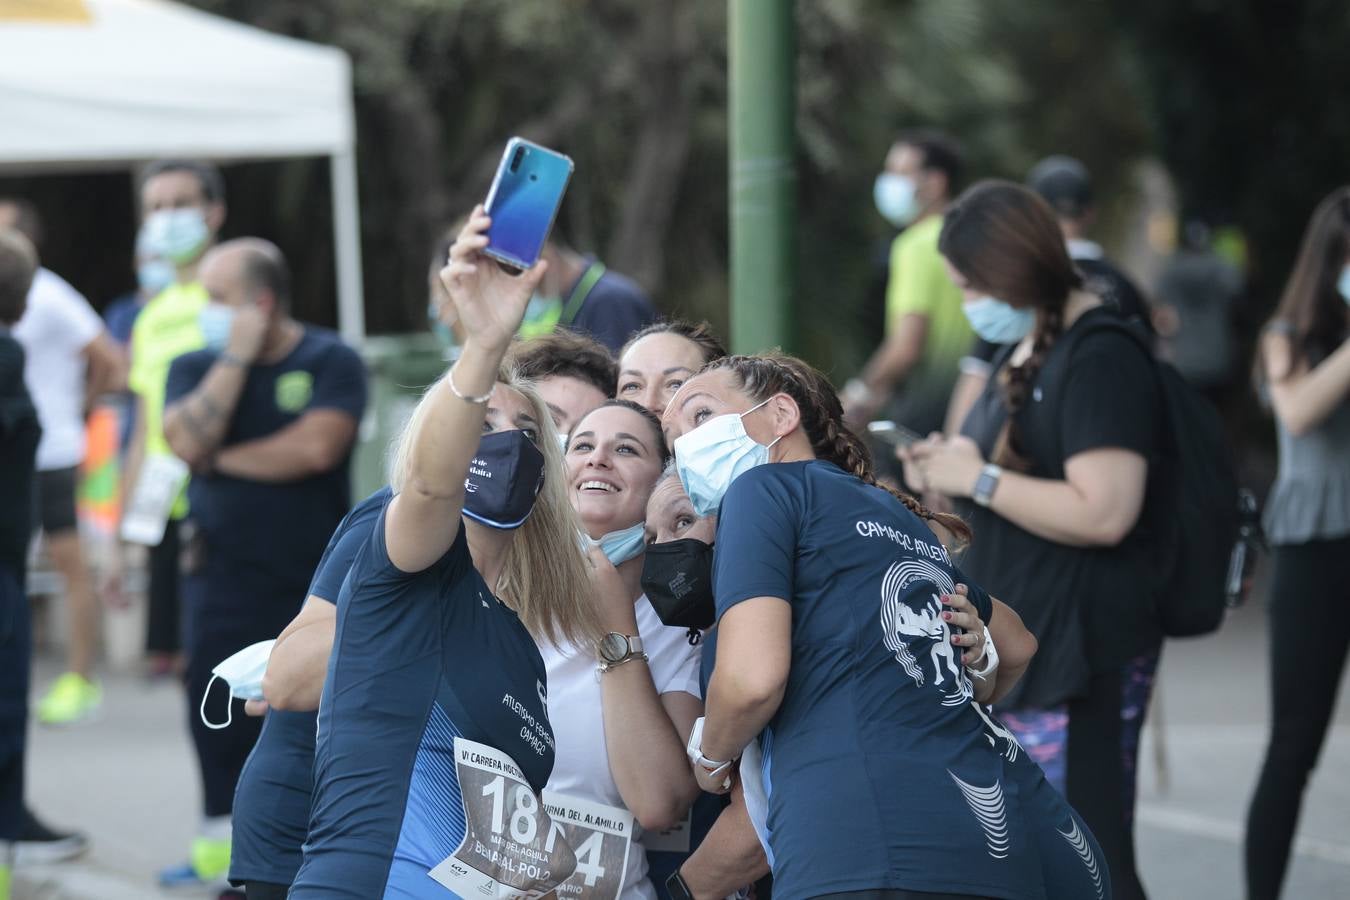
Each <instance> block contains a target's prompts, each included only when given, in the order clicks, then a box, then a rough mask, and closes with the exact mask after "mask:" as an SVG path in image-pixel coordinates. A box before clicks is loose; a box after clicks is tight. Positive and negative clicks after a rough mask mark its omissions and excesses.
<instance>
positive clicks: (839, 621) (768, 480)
mask: <svg viewBox="0 0 1350 900" xmlns="http://www.w3.org/2000/svg"><path fill="white" fill-rule="evenodd" d="M713 572H714V574H713V588H714V593H715V595H716V600H717V612H718V616H719V619H720V617H721V616H722V615H724V614H725V613H726V612H727V610H729V609H731V608H732V607H733V606H735V605H736V604H738V603H740V602H742V601H744V600H748V599H751V598H755V597H777V598H781V599H783V600H785V601H787V602H788V603H789V604H790V605H791V607H792V634H791V641H792V663H791V668H790V670H789V674H788V682H787V686H786V692H785V694H784V696H783V701H782V704H781V705H780V707H779V709H778V711H777V712H776V713H775V714H774V716H773V718H772V719H771V720H770V722H769V724H768V726H767V727H766V728H765V729H764V731H763V733H762V734H761V736H760V740H761V749H762V751H763V758H764V769H765V771H764V773H763V774H764V783H765V786H766V788H767V791H768V794H769V812H768V826H769V831H770V837H769V841H770V847H771V849H772V851H773V854H772V856H773V865H774V872H773V875H774V895H775V898H783V900H797V898H804V897H815V896H818V895H821V894H831V893H838V892H846V891H865V890H872V889H908V890H917V891H932V892H935V893H941V892H948V893H958V894H976V895H979V896H990V897H1002V898H1024V897H1025V898H1032V897H1040V896H1041V876H1040V871H1039V868H1040V860H1039V857H1038V855H1037V851H1036V847H1035V846H1034V844H1033V843H1032V841H1031V837H1030V836H1029V835H1028V834H1027V833H1026V830H1025V829H1024V828H1022V827H1021V824H1020V823H1021V821H1022V819H1021V811H1020V808H1019V807H1018V798H1017V791H1016V787H1015V782H1013V781H1011V780H1010V779H1008V778H1007V777H1006V773H1005V769H1004V761H1005V756H1004V755H1003V754H1002V753H1001V752H999V750H998V749H997V748H996V746H995V743H996V741H995V735H994V734H993V733H992V731H991V727H990V725H989V724H988V721H987V720H986V719H985V718H984V717H982V715H981V713H980V712H979V710H978V708H977V705H976V704H975V703H974V702H973V700H972V688H971V683H970V679H969V678H968V677H967V675H966V673H965V670H964V668H963V667H962V665H961V660H960V651H959V649H958V648H956V647H953V645H952V644H951V641H950V637H951V630H950V628H949V626H948V625H947V624H946V622H945V621H944V620H943V619H942V618H941V612H942V606H941V601H940V599H939V598H940V596H941V594H942V593H949V592H951V591H953V590H954V587H955V584H957V583H964V584H966V585H968V586H969V588H970V598H971V602H972V603H973V605H974V606H975V607H976V609H977V610H978V612H979V614H980V616H981V618H983V619H984V620H985V621H986V622H987V621H989V617H990V615H991V608H990V607H991V603H990V600H989V597H988V595H987V594H985V593H984V592H983V591H982V590H980V589H979V588H978V587H977V586H975V585H973V584H971V583H970V582H969V580H967V579H965V578H964V577H963V576H962V575H961V573H960V572H959V571H958V570H957V569H956V567H954V566H953V565H952V564H951V562H950V560H949V559H948V556H947V552H946V550H945V549H944V548H943V547H942V545H941V543H940V542H939V540H938V539H937V538H936V537H935V536H934V535H933V533H932V532H931V531H930V530H929V529H928V527H927V525H926V524H925V523H924V522H922V521H921V520H920V519H919V518H918V517H917V516H915V515H914V514H913V513H911V512H910V511H909V510H908V509H906V508H905V507H904V505H903V504H901V503H900V502H899V501H898V500H897V499H896V498H895V497H893V496H892V495H891V494H889V493H887V492H886V491H884V490H882V489H881V488H878V487H872V486H869V485H865V484H863V483H862V482H861V481H860V480H859V479H857V478H855V477H853V476H852V475H848V474H846V473H844V472H843V471H842V470H841V469H839V468H838V467H837V466H835V465H833V464H831V463H828V462H824V461H818V460H812V461H810V462H796V463H781V464H774V465H764V466H759V467H757V468H755V469H751V470H750V471H749V472H746V473H745V474H743V475H741V476H740V477H739V478H737V479H736V481H735V482H734V483H733V484H732V485H731V488H730V490H729V491H728V492H727V495H726V498H725V500H724V501H723V503H722V508H721V514H720V518H719V520H718V525H717V544H716V550H715V554H714V561H713Z"/></svg>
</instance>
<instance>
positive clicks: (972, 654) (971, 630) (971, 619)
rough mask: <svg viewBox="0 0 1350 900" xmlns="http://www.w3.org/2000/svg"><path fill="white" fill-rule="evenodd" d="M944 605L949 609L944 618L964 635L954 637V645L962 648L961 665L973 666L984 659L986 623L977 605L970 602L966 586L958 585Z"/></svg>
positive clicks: (945, 598)
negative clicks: (981, 617)
mask: <svg viewBox="0 0 1350 900" xmlns="http://www.w3.org/2000/svg"><path fill="white" fill-rule="evenodd" d="M942 603H943V605H944V606H946V607H947V608H946V609H944V610H943V612H942V618H943V619H945V620H946V622H947V624H948V625H949V626H950V627H951V628H952V629H953V630H955V629H957V628H960V629H961V630H962V632H963V633H962V634H953V635H952V638H951V640H952V644H953V645H955V646H957V647H959V648H961V650H962V653H961V664H962V665H966V666H968V665H971V664H973V663H979V662H981V661H982V660H983V659H984V640H985V638H984V622H983V620H981V619H980V614H979V612H978V611H977V610H976V609H975V604H973V603H971V602H970V597H969V595H968V592H967V589H966V586H965V585H964V584H958V585H957V586H956V592H955V593H952V594H944V595H943V596H942Z"/></svg>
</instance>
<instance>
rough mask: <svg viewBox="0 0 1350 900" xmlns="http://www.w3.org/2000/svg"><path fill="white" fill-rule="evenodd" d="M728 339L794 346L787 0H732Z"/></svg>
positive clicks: (792, 48) (792, 104)
mask: <svg viewBox="0 0 1350 900" xmlns="http://www.w3.org/2000/svg"><path fill="white" fill-rule="evenodd" d="M727 18H728V22H729V28H730V40H729V42H728V47H729V54H728V55H729V57H730V70H731V72H730V78H731V86H730V95H731V104H730V105H731V111H730V113H731V160H730V168H731V344H732V347H733V348H734V350H735V351H736V352H738V353H756V352H758V351H761V350H766V349H768V348H771V347H779V346H781V347H784V348H785V349H786V348H789V347H790V346H791V343H792V337H793V335H792V297H793V289H794V287H795V274H796V273H795V271H794V265H793V263H794V257H795V253H794V250H795V241H796V232H795V225H796V189H797V175H796V169H795V167H794V157H793V153H794V143H795V134H796V128H795V121H794V118H795V112H796V90H795V84H796V78H795V74H796V68H795V66H796V41H795V22H794V20H793V4H792V2H790V0H730V2H729V5H728V15H727Z"/></svg>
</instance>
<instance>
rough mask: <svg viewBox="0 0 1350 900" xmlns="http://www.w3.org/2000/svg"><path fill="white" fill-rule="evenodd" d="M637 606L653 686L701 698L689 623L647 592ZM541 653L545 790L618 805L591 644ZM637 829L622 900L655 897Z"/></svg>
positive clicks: (544, 647)
mask: <svg viewBox="0 0 1350 900" xmlns="http://www.w3.org/2000/svg"><path fill="white" fill-rule="evenodd" d="M636 612H637V624H638V634H639V635H641V636H642V646H643V649H644V650H645V651H646V653H647V658H648V667H649V668H650V670H651V673H652V683H653V684H655V685H656V692H657V693H658V694H670V693H674V692H676V691H683V692H684V693H686V694H692V695H693V696H695V697H700V698H701V697H702V696H703V694H702V692H701V691H700V690H699V659H700V656H701V654H702V647H701V646H699V647H691V646H690V645H689V629H688V628H671V627H669V626H667V625H663V624H661V619H660V617H659V616H657V614H656V610H655V609H653V608H652V605H651V603H650V602H648V600H647V598H646V596H645V595H644V596H642V597H639V598H638V600H637V606H636ZM539 652H540V654H542V655H543V657H544V667H545V668H546V669H547V670H548V719H549V724H550V725H551V726H552V728H553V740H554V743H555V744H556V750H555V753H554V758H553V775H552V776H551V777H550V778H549V780H548V785H547V787H546V788H545V790H548V791H556V792H558V793H560V794H567V795H570V796H573V797H581V798H584V799H587V800H594V801H596V802H598V803H604V804H607V805H609V806H617V807H620V808H622V807H623V797H622V796H621V795H620V794H619V786H618V785H617V784H615V783H614V776H613V775H612V774H610V771H609V752H608V751H607V750H606V749H605V724H604V715H603V713H602V712H601V709H600V682H599V681H597V680H596V678H595V669H596V658H595V651H594V650H593V649H591V648H589V647H588V648H585V649H578V648H575V647H568V648H565V649H563V650H559V649H558V648H556V647H554V646H553V645H552V644H548V643H544V644H541V645H540V647H539ZM626 665H634V663H627V664H626ZM635 830H636V831H637V834H636V835H635V836H634V840H633V845H632V847H631V849H630V850H629V852H628V865H627V869H626V872H625V874H624V881H623V884H624V887H623V893H622V894H621V896H622V897H623V898H625V900H629V898H632V900H636V898H643V900H656V891H655V890H654V889H653V888H652V884H651V882H650V881H648V880H647V854H646V853H645V852H644V850H643V847H642V843H641V837H642V833H641V830H640V829H635Z"/></svg>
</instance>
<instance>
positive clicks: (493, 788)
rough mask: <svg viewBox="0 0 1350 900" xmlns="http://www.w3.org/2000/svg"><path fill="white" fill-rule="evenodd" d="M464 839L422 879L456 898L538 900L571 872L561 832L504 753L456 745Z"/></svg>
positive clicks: (571, 858) (573, 862) (457, 742)
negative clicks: (432, 881)
mask: <svg viewBox="0 0 1350 900" xmlns="http://www.w3.org/2000/svg"><path fill="white" fill-rule="evenodd" d="M455 770H456V772H457V774H458V775H459V791H460V796H461V798H462V799H463V803H464V821H465V829H464V840H463V841H462V842H460V845H459V847H458V849H456V850H455V852H454V853H452V854H450V855H449V856H447V857H446V858H445V859H443V860H442V861H441V862H440V863H439V864H438V865H437V866H436V868H434V869H432V870H431V871H430V872H429V873H428V874H429V875H430V876H431V877H432V878H434V879H435V880H436V881H438V882H440V883H441V884H443V885H445V886H446V887H447V888H449V889H450V890H452V891H454V892H455V893H456V894H458V895H459V896H461V897H468V898H478V897H489V898H499V900H514V898H518V897H530V898H533V897H542V896H544V895H545V894H547V893H548V892H549V891H551V890H553V889H554V888H555V887H557V886H558V885H559V884H561V883H562V882H563V881H565V880H566V879H567V877H568V876H569V875H571V874H572V872H573V871H574V870H575V869H576V868H577V858H576V855H575V854H573V852H572V848H571V847H570V846H569V845H568V843H567V841H566V840H565V839H564V832H563V830H562V829H561V828H559V827H558V826H557V825H556V824H555V823H554V822H553V820H552V819H550V818H549V815H548V813H547V812H545V811H544V807H543V804H541V803H540V802H539V798H538V797H537V796H536V795H535V793H534V791H533V790H531V789H530V785H529V782H527V781H526V779H525V774H524V773H523V772H521V771H520V768H519V767H518V766H517V765H516V764H515V761H514V760H512V759H511V757H509V756H507V755H506V754H505V753H503V752H501V751H500V750H497V749H496V748H493V747H489V746H487V745H486V744H479V743H477V742H476V741H468V740H465V739H464V738H455Z"/></svg>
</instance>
